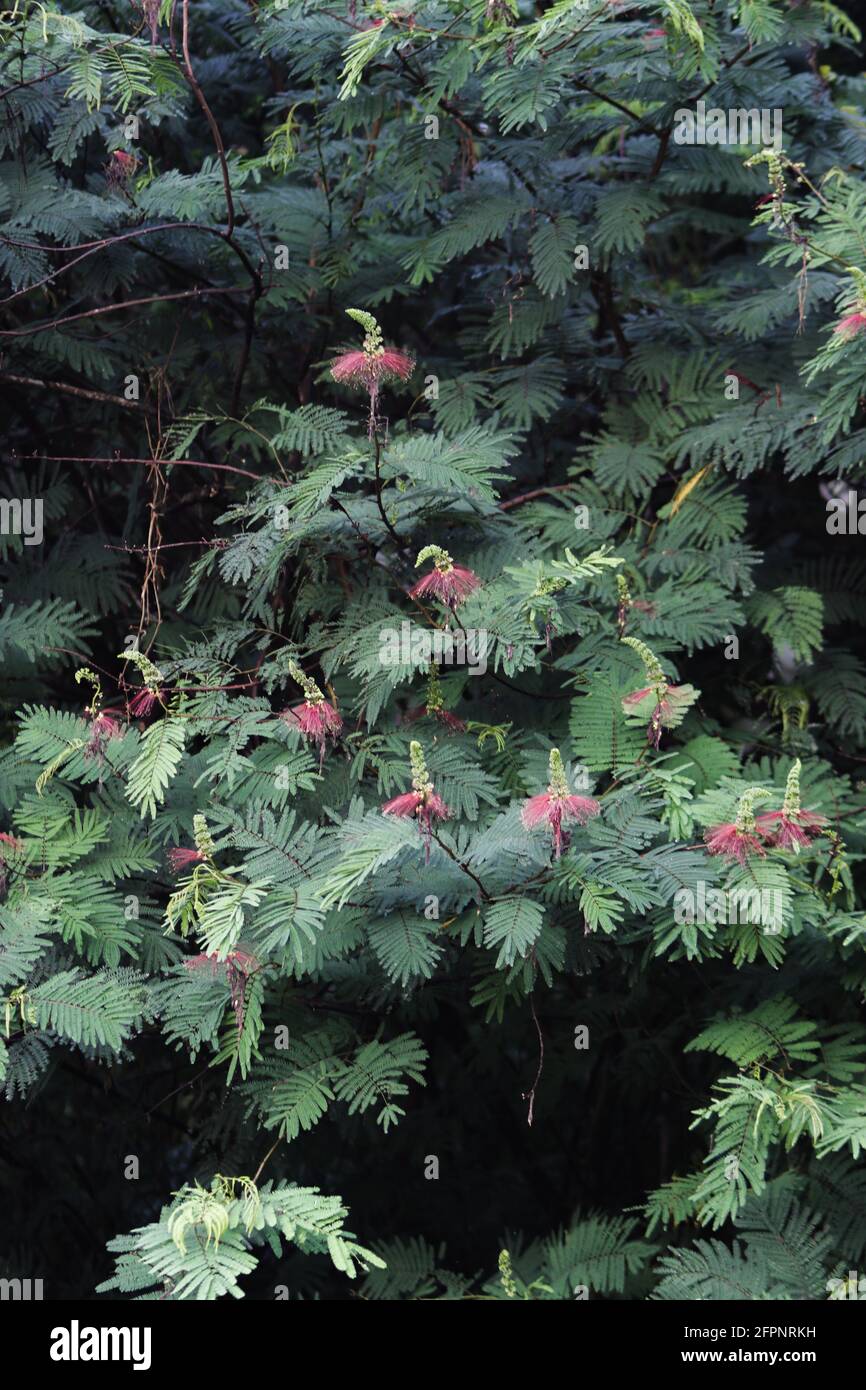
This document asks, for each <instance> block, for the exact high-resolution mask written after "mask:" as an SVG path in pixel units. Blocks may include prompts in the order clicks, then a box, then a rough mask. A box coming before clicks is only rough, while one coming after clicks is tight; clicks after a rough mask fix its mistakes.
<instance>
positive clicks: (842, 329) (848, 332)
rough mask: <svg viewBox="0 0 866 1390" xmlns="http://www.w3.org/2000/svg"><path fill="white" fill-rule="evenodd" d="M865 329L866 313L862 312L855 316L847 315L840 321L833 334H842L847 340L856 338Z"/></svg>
mask: <svg viewBox="0 0 866 1390" xmlns="http://www.w3.org/2000/svg"><path fill="white" fill-rule="evenodd" d="M864 328H866V313H863V312H862V310H861V311H859V312H857V313H855V314H847V315H846V316H845V318H844V319H840V320H839V322H838V323H837V324H836V327H835V328H834V329H833V332H834V333H841V334H842V335H843V337H845V338H854V337H856V335H857V334H858V333H862V332H863V329H864Z"/></svg>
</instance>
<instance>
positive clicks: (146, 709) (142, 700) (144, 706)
mask: <svg viewBox="0 0 866 1390" xmlns="http://www.w3.org/2000/svg"><path fill="white" fill-rule="evenodd" d="M164 697H165V691H163V690H151V688H150V686H148V685H145V686H143V687H142V689H141V690H139V691H138V693H137V694H136V695H133V697H132V699H131V700H130V702H129V712H130V714H134V715H135V717H136V718H137V719H143V718H145V717H146V716H147V715H148V714H150V711H151V710H152V709H153V707H154V705H155V704H156V703H157V701H162V700H163V699H164Z"/></svg>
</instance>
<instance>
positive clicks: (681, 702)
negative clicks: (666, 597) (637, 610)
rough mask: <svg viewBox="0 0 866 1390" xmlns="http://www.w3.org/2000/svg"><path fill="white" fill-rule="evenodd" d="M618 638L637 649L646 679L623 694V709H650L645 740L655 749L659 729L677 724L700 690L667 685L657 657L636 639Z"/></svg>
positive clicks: (637, 710)
mask: <svg viewBox="0 0 866 1390" xmlns="http://www.w3.org/2000/svg"><path fill="white" fill-rule="evenodd" d="M635 606H636V605H635ZM620 641H621V642H624V643H625V645H626V646H627V647H631V648H632V650H633V651H635V652H637V654H638V656H639V657H640V659H641V661H642V662H643V664H644V668H645V670H646V678H647V681H648V682H649V684H648V685H644V686H642V687H641V688H640V690H632V691H631V693H630V694H628V695H624V696H623V698H622V708H623V711H624V713H625V714H642V713H643V712H644V709H643V706H644V705H646V707H647V712H649V710H650V708H651V709H652V714H651V715H650V722H649V724H648V725H647V740H648V742H649V743H650V745H651V746H652V747H653V748H658V746H659V744H660V742H661V737H662V729H665V728H672V727H673V726H674V725H676V724H678V723H679V721H680V719H681V717H682V713H683V711H684V710H685V709H688V707H689V705H690V704H691V703H692V701H693V700H694V699H696V698H697V696H698V695H699V694H700V691H697V690H695V689H694V688H693V687H692V686H690V685H671V684H670V682H669V681H668V679H667V677H666V676H665V673H664V671H663V670H662V667H661V663H660V662H659V659H658V657H657V656H656V655H655V653H654V652H653V651H652V650H651V649H650V648H649V647H648V646H647V645H646V643H645V642H641V641H640V639H639V638H637V637H621V638H620Z"/></svg>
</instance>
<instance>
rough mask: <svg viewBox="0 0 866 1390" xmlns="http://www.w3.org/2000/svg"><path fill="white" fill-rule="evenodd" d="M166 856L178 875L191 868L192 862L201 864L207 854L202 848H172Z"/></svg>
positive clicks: (173, 871)
mask: <svg viewBox="0 0 866 1390" xmlns="http://www.w3.org/2000/svg"><path fill="white" fill-rule="evenodd" d="M165 857H166V859H167V860H168V864H169V868H170V869H171V871H172V873H173V874H175V875H177V874H180V873H182V872H183V870H184V869H187V868H189V866H190V864H201V863H202V861H203V860H204V857H205V856H204V854H203V853H202V851H201V850H200V849H180V848H175V849H170V850H169V851H168V853H167V854H166V856H165Z"/></svg>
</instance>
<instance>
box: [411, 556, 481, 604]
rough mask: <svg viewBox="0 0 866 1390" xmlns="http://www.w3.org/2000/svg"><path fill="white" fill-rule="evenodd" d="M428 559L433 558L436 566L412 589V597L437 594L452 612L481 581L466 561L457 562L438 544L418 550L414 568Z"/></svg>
mask: <svg viewBox="0 0 866 1390" xmlns="http://www.w3.org/2000/svg"><path fill="white" fill-rule="evenodd" d="M425 560H432V561H433V568H432V570H430V572H429V574H425V575H424V577H423V579H419V580H418V583H417V584H416V585H415V586H414V587H413V588H411V589H410V590H409V597H410V598H427V597H433V598H438V599H439V600H440V601H441V602H442V603H444V604H445V605H446V607H448V608H450V609H451V610H452V612H453V611H454V610H455V609H456V608H457V607H459V605H460V604H461V603H465V601H466V599H467V598H468V597H469V595H470V594H472V593H474V592H475V590H476V589H477V588H478V587H479V586H480V584H481V580H480V579H479V578H478V575H477V574H474V573H473V571H472V570H470V569H466V568H465V567H464V566H463V565H455V563H454V561H453V560H452V559H451V556H450V555H449V554H448V551H447V550H443V549H442V547H441V546H439V545H425V547H424V549H423V550H421V551H419V552H418V558H417V560H416V561H415V568H416V569H417V568H418V566H419V565H423V564H424V561H425Z"/></svg>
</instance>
